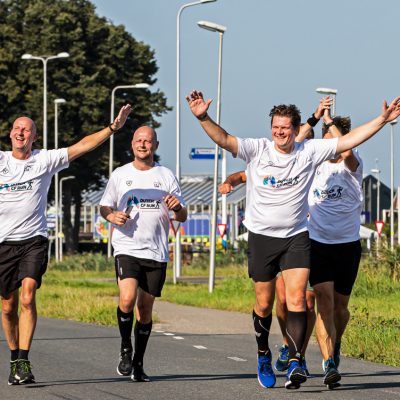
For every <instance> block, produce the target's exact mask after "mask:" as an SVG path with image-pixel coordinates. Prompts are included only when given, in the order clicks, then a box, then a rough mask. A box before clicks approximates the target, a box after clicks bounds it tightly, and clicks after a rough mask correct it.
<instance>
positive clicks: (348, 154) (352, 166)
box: [324, 110, 359, 172]
mask: <svg viewBox="0 0 400 400" xmlns="http://www.w3.org/2000/svg"><path fill="white" fill-rule="evenodd" d="M324 124H325V125H328V126H329V128H328V132H329V133H330V134H331V136H332V137H334V138H339V137H342V136H344V135H343V134H342V132H341V131H340V130H339V129H338V127H337V126H336V125H334V121H333V119H332V117H331V115H330V110H325V112H324ZM340 157H341V158H342V159H343V160H344V163H345V164H346V166H347V168H348V169H349V170H350V171H352V172H356V171H357V168H358V165H359V162H358V159H357V157H356V156H355V155H354V153H353V150H351V149H350V150H346V151H344V152H343V153H341V154H340Z"/></svg>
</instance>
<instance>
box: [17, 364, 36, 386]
mask: <svg viewBox="0 0 400 400" xmlns="http://www.w3.org/2000/svg"><path fill="white" fill-rule="evenodd" d="M15 377H16V378H17V379H18V380H19V383H35V377H34V376H33V374H32V365H31V363H30V361H28V360H17V371H16V374H15Z"/></svg>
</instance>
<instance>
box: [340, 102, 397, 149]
mask: <svg viewBox="0 0 400 400" xmlns="http://www.w3.org/2000/svg"><path fill="white" fill-rule="evenodd" d="M399 115H400V96H399V97H396V98H395V99H394V100H393V101H392V102H391V103H390V106H389V107H388V105H387V102H386V100H385V101H384V102H383V106H382V113H381V115H380V116H379V117H377V118H375V119H373V120H372V121H369V122H367V123H366V124H364V125H361V126H359V127H357V128H355V129H352V130H351V131H350V132H349V133H348V134H347V135H345V136H342V137H340V138H339V140H338V144H337V148H336V153H338V154H339V153H343V152H344V151H346V150H349V149H352V148H354V147H356V146H358V145H360V144H361V143H364V142H365V141H367V140H368V139H369V138H371V137H372V136H374V135H375V133H377V132H378V131H379V130H381V129H382V128H383V127H384V126H385V125H386V124H387V123H388V122H391V121H393V120H394V119H396V118H397V117H398V116H399Z"/></svg>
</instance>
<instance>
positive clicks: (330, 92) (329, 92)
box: [315, 88, 337, 117]
mask: <svg viewBox="0 0 400 400" xmlns="http://www.w3.org/2000/svg"><path fill="white" fill-rule="evenodd" d="M315 91H316V92H317V93H321V94H324V95H327V96H331V97H332V112H331V116H332V117H334V116H335V115H336V94H337V89H331V88H317V89H315Z"/></svg>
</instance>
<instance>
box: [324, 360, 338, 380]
mask: <svg viewBox="0 0 400 400" xmlns="http://www.w3.org/2000/svg"><path fill="white" fill-rule="evenodd" d="M324 370H325V375H324V380H323V383H324V385H328V386H329V385H333V384H335V383H337V382H339V381H340V380H341V379H342V376H341V375H340V374H339V371H338V370H337V368H336V365H335V361H333V359H332V358H328V359H327V360H326V361H324Z"/></svg>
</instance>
